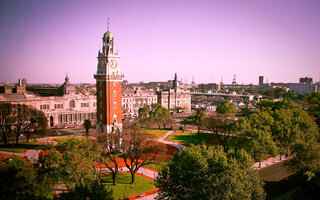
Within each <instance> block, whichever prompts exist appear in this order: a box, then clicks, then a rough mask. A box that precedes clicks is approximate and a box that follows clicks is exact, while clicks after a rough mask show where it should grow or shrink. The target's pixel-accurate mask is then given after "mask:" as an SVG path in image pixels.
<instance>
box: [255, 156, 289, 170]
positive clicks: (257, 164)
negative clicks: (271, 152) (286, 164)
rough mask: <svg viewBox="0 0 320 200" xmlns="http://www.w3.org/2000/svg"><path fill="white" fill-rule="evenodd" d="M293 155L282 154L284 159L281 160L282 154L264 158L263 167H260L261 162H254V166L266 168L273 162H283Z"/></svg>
mask: <svg viewBox="0 0 320 200" xmlns="http://www.w3.org/2000/svg"><path fill="white" fill-rule="evenodd" d="M290 158H291V157H287V158H286V157H285V156H282V159H281V160H280V156H276V157H275V158H268V159H266V160H263V161H261V167H260V168H259V162H256V163H254V165H253V166H254V167H255V168H258V170H259V169H262V168H265V167H268V166H271V165H273V164H276V163H280V162H283V161H285V160H288V159H290Z"/></svg>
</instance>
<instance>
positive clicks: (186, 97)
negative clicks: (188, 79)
mask: <svg viewBox="0 0 320 200" xmlns="http://www.w3.org/2000/svg"><path fill="white" fill-rule="evenodd" d="M157 94H158V103H159V104H161V105H162V106H163V107H164V108H166V109H168V110H170V111H172V112H191V93H190V91H189V90H181V89H180V88H179V82H178V79H177V74H175V78H174V80H173V81H172V89H170V90H167V91H159V92H157Z"/></svg>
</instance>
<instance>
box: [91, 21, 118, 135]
mask: <svg viewBox="0 0 320 200" xmlns="http://www.w3.org/2000/svg"><path fill="white" fill-rule="evenodd" d="M102 42H103V47H102V50H101V51H100V50H99V53H98V57H97V58H98V66H97V73H96V74H95V75H94V78H95V79H96V87H97V104H96V106H97V131H98V132H100V133H102V132H105V133H111V132H113V131H115V130H117V129H119V130H121V129H122V95H121V84H122V78H123V74H121V72H120V65H119V60H120V57H119V55H118V52H117V51H116V49H115V46H114V37H113V34H112V33H111V32H110V31H109V25H108V31H107V32H106V33H105V34H104V35H103V38H102Z"/></svg>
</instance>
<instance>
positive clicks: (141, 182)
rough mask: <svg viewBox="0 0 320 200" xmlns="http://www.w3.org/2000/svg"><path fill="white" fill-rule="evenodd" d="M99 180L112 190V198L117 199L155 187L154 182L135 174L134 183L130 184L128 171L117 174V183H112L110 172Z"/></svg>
mask: <svg viewBox="0 0 320 200" xmlns="http://www.w3.org/2000/svg"><path fill="white" fill-rule="evenodd" d="M101 182H102V183H104V184H105V185H106V186H107V187H109V188H111V189H112V190H113V198H114V199H119V198H123V197H124V196H125V197H129V196H133V195H135V194H139V193H142V192H146V191H150V190H153V189H155V188H156V186H155V185H154V182H153V181H151V180H149V179H147V178H144V177H142V176H139V175H137V174H136V179H135V184H133V185H131V184H130V182H131V175H130V173H120V174H117V185H115V186H114V185H112V176H111V174H106V175H103V176H102V178H101Z"/></svg>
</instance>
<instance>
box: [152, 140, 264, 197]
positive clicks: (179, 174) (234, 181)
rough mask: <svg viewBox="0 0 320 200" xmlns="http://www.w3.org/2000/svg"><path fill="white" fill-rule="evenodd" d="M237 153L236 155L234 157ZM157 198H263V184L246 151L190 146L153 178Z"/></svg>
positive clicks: (219, 147)
mask: <svg viewBox="0 0 320 200" xmlns="http://www.w3.org/2000/svg"><path fill="white" fill-rule="evenodd" d="M235 155H236V156H235ZM156 184H157V187H158V188H159V189H160V192H159V195H158V198H159V199H263V198H264V197H265V193H264V191H263V188H262V186H263V183H262V181H261V180H260V179H259V177H258V174H257V171H256V170H254V169H252V161H251V160H250V156H248V155H247V154H246V153H245V152H241V153H233V154H226V153H225V152H224V151H223V149H222V147H221V146H210V147H207V146H191V147H190V148H186V149H184V150H183V151H182V152H181V153H180V154H175V155H174V157H173V159H172V161H171V162H170V163H169V164H168V167H166V168H164V169H163V170H162V171H161V172H160V174H159V176H158V177H157V181H156Z"/></svg>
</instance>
